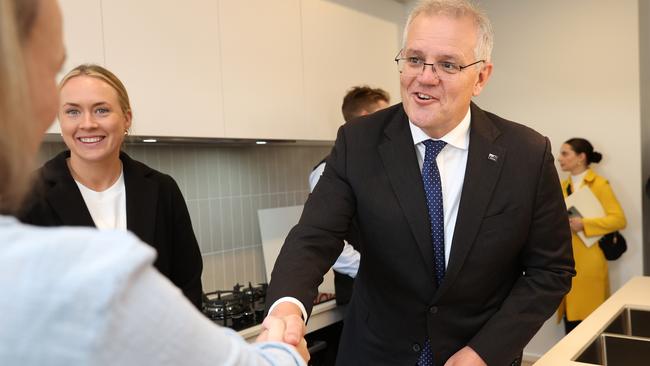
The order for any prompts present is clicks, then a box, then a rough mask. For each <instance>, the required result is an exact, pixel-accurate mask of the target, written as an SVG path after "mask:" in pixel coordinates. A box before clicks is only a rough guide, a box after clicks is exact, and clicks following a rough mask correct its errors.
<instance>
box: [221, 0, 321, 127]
mask: <svg viewBox="0 0 650 366" xmlns="http://www.w3.org/2000/svg"><path fill="white" fill-rule="evenodd" d="M219 19H220V20H219V26H220V28H219V36H220V37H221V52H222V54H221V55H222V65H223V70H224V75H223V92H224V113H225V120H226V137H232V138H269V139H313V138H317V137H318V134H315V133H314V131H313V130H314V127H315V126H314V125H313V122H312V121H308V120H305V118H304V117H303V104H304V98H303V76H302V73H303V70H302V50H301V37H300V34H301V31H300V0H273V1H269V0H247V1H234V0H220V1H219Z"/></svg>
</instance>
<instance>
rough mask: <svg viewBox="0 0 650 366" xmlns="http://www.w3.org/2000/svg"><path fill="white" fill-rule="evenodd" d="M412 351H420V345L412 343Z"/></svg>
mask: <svg viewBox="0 0 650 366" xmlns="http://www.w3.org/2000/svg"><path fill="white" fill-rule="evenodd" d="M413 351H414V352H420V345H419V344H417V343H413Z"/></svg>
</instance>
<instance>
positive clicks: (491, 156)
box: [488, 154, 499, 161]
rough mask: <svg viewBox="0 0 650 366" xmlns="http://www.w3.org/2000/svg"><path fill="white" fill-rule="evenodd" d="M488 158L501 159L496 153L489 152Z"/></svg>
mask: <svg viewBox="0 0 650 366" xmlns="http://www.w3.org/2000/svg"><path fill="white" fill-rule="evenodd" d="M488 159H489V160H492V161H497V159H499V157H498V156H496V155H494V154H488Z"/></svg>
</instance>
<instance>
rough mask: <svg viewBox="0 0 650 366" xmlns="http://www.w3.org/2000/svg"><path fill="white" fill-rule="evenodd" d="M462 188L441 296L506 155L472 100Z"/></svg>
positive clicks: (476, 225) (464, 252)
mask: <svg viewBox="0 0 650 366" xmlns="http://www.w3.org/2000/svg"><path fill="white" fill-rule="evenodd" d="M471 108H472V121H471V125H470V141H469V151H468V156H467V167H466V170H465V179H464V182H463V190H462V193H461V198H460V206H459V208H458V217H457V219H456V227H455V228H454V239H453V241H452V246H451V254H450V256H449V264H448V266H447V271H446V274H445V279H444V281H443V283H442V285H441V286H440V291H438V292H437V293H436V298H439V297H440V296H442V294H443V293H444V292H445V290H446V289H447V288H449V287H450V286H451V284H452V283H453V280H454V278H455V277H456V276H457V275H458V272H459V271H460V269H461V267H462V265H463V262H464V261H465V258H466V257H467V253H469V250H470V249H471V247H472V245H473V244H474V242H475V240H476V235H477V233H478V230H479V228H480V226H481V222H482V220H483V217H484V215H485V211H486V209H487V206H488V204H489V202H490V198H491V197H492V192H493V191H494V188H495V186H496V183H497V181H498V179H499V175H500V173H501V168H502V166H503V161H504V160H505V158H506V149H505V148H503V147H501V146H498V145H496V144H495V143H494V141H495V139H496V138H497V137H498V135H499V134H500V131H499V130H498V129H497V128H496V127H495V126H494V124H493V123H492V122H491V121H490V119H489V118H488V117H487V116H486V115H485V112H483V111H482V110H481V109H479V108H478V107H477V106H476V105H475V104H474V103H472V105H471Z"/></svg>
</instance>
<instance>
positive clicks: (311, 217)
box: [267, 104, 575, 365]
mask: <svg viewBox="0 0 650 366" xmlns="http://www.w3.org/2000/svg"><path fill="white" fill-rule="evenodd" d="M471 111H472V120H471V125H470V142H469V151H468V160H467V166H466V171H465V181H464V184H463V189H462V193H461V199H460V207H459V211H458V217H457V222H456V227H455V231H454V237H453V241H452V247H451V254H450V258H449V263H448V267H447V271H446V275H445V277H444V280H443V282H442V283H441V285H440V288H436V284H435V282H434V277H433V270H434V262H433V247H432V244H431V239H430V224H429V218H428V213H427V206H426V201H425V193H424V187H423V183H422V176H421V173H420V168H419V166H418V162H417V155H416V151H415V149H416V148H415V146H414V145H413V139H412V136H411V132H410V129H409V125H408V117H407V116H406V114H405V112H404V109H403V107H402V105H401V104H398V105H395V106H393V107H390V108H388V109H385V110H382V111H380V112H377V113H375V114H373V115H370V116H368V117H366V118H362V119H360V120H358V121H356V122H351V123H347V124H345V125H343V126H342V127H341V128H340V130H339V133H338V136H337V139H336V143H335V146H334V148H333V149H332V153H331V155H330V157H329V159H328V160H327V166H326V168H325V171H324V173H323V175H322V177H321V179H320V181H319V182H318V185H317V186H316V189H315V190H314V192H313V193H312V194H311V196H310V197H309V199H308V200H307V202H306V204H305V208H304V211H303V213H302V216H301V218H300V221H299V223H298V225H296V226H295V227H294V228H293V229H292V230H291V232H290V233H289V235H288V237H287V239H286V242H285V245H284V246H283V248H282V250H281V253H280V255H279V257H278V259H277V262H276V264H275V267H274V269H273V273H272V280H271V283H270V286H269V289H268V294H267V304H270V303H273V302H275V301H276V300H277V299H279V298H280V297H282V296H293V297H296V298H297V299H299V300H300V301H302V303H303V304H305V305H306V307H307V309H308V312H311V303H312V299H313V298H314V296H315V295H316V291H317V290H316V289H317V285H318V284H319V283H320V282H321V281H322V275H323V274H324V273H325V272H326V271H327V270H328V269H329V267H330V266H331V265H332V263H333V262H334V261H335V260H336V257H337V256H338V255H339V253H340V251H341V249H342V244H341V238H342V237H343V236H344V235H345V234H346V233H347V231H348V227H349V225H350V222H351V220H352V218H353V217H354V216H355V215H356V218H357V220H358V223H359V229H360V233H361V237H362V239H361V241H362V242H363V243H364V244H365V245H364V248H363V254H362V256H361V266H360V269H359V273H358V275H357V278H356V279H355V287H354V292H353V294H352V301H351V302H350V304H349V305H348V309H347V314H346V319H345V327H344V330H343V336H342V339H341V345H340V348H339V355H338V362H337V363H338V364H339V365H413V364H415V362H416V360H417V357H418V354H419V353H420V350H421V345H422V343H423V342H424V340H425V339H426V338H427V337H428V338H430V339H431V342H432V350H433V355H434V361H435V363H436V364H437V365H442V364H443V363H444V362H445V361H446V360H447V359H448V358H449V357H450V356H452V355H453V354H454V353H455V352H457V351H458V350H459V349H461V348H462V347H464V346H467V345H469V346H470V347H471V348H472V349H473V350H475V351H476V352H477V353H478V354H479V355H480V356H481V357H482V358H483V360H484V361H485V362H487V364H488V365H509V364H510V363H511V362H512V361H513V360H514V359H515V358H516V357H517V356H518V355H520V354H521V351H522V349H523V348H524V346H525V345H526V344H527V343H528V341H529V340H530V339H531V338H532V336H533V335H534V334H535V332H536V331H537V330H538V329H539V328H540V327H541V325H542V324H543V323H544V321H545V320H546V319H548V318H549V317H550V316H551V315H552V314H553V312H554V311H555V310H556V308H557V306H558V304H559V303H560V300H561V299H562V296H563V295H564V294H565V293H566V292H567V291H568V290H569V288H570V286H571V277H572V276H573V275H574V274H575V272H574V263H573V254H572V249H571V233H570V231H569V225H568V219H567V214H566V207H565V205H564V201H563V198H562V192H561V189H560V185H559V179H558V176H557V172H556V170H555V167H554V164H553V156H552V154H551V147H550V143H549V141H548V139H546V138H544V137H543V136H541V135H539V134H538V133H536V132H535V131H533V130H531V129H530V128H527V127H525V126H522V125H519V124H516V123H514V122H510V121H506V120H504V119H502V118H500V117H498V116H496V115H493V114H491V113H488V112H484V111H483V110H481V109H479V108H478V107H477V106H476V105H474V104H472V105H471ZM489 154H493V155H495V156H496V158H494V156H492V159H489V158H488V156H489Z"/></svg>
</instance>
